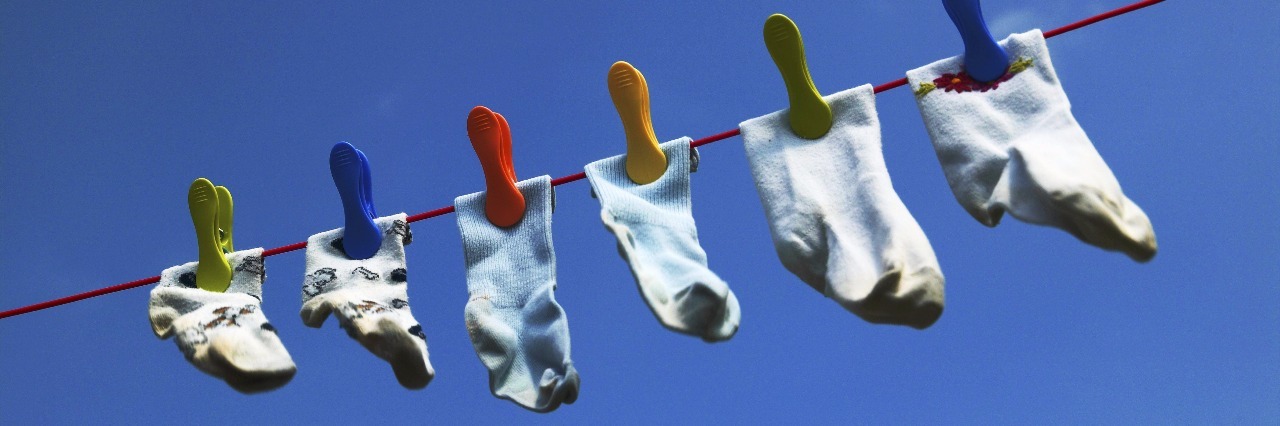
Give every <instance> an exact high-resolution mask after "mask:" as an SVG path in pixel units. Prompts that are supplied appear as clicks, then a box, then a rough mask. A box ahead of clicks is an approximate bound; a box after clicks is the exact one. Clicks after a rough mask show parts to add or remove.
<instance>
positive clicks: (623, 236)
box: [586, 138, 742, 341]
mask: <svg viewBox="0 0 1280 426" xmlns="http://www.w3.org/2000/svg"><path fill="white" fill-rule="evenodd" d="M689 142H690V140H689V138H680V139H677V140H674V141H670V142H667V143H664V144H662V151H663V152H664V153H666V156H667V171H666V173H664V174H663V175H662V177H660V178H658V180H656V181H654V182H652V183H649V184H645V185H637V184H636V183H635V182H632V181H631V179H630V178H629V177H627V170H626V156H625V155H619V156H616V157H611V158H606V159H603V160H599V161H596V162H593V163H591V164H588V165H587V167H586V170H587V179H589V180H590V181H591V189H592V191H594V192H595V194H596V196H597V197H598V198H599V199H600V207H601V208H600V220H602V221H603V222H604V227H605V228H606V229H608V230H609V231H610V232H612V233H613V235H614V237H615V238H616V239H617V241H618V254H620V255H621V256H622V258H623V260H626V261H627V264H628V265H630V266H631V273H632V275H634V276H635V279H636V284H637V285H639V287H640V295H641V296H644V301H645V303H647V304H648V305H649V309H650V310H652V311H653V314H654V315H655V316H657V317H658V321H661V322H662V325H664V326H666V327H667V328H670V329H672V330H675V331H678V332H681V333H687V334H692V335H694V336H699V337H702V339H703V340H706V341H720V340H726V339H729V338H730V337H733V334H734V333H736V332H737V331H738V322H739V320H740V319H741V315H742V314H741V312H740V311H739V309H738V299H737V298H736V297H734V295H733V292H732V291H730V290H729V285H728V284H725V282H724V281H723V280H721V279H720V277H718V276H716V274H715V273H713V272H711V270H710V269H708V268H707V253H706V252H705V251H703V250H702V246H700V245H699V244H698V229H697V227H696V226H695V225H694V221H693V211H692V202H691V201H690V195H689V173H690V165H691V163H692V158H693V156H696V155H697V151H694V150H692V149H691V148H690V147H689ZM691 154H692V155H691Z"/></svg>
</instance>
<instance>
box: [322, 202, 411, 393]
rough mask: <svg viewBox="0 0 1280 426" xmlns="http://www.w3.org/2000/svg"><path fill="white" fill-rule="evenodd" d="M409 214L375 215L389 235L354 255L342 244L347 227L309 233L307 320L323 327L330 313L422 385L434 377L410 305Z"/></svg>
mask: <svg viewBox="0 0 1280 426" xmlns="http://www.w3.org/2000/svg"><path fill="white" fill-rule="evenodd" d="M405 217H406V216H405V214H404V213H400V214H396V215H392V216H387V217H380V218H377V219H375V220H374V223H376V224H377V225H378V228H379V229H381V230H382V233H383V235H385V237H384V238H383V239H382V247H380V248H378V252H377V254H375V255H373V257H371V258H368V259H364V260H353V259H351V258H349V257H347V255H346V254H345V252H344V251H343V250H342V235H343V233H342V229H335V230H332V231H327V232H322V233H319V234H316V235H312V236H311V238H308V239H307V271H310V272H308V273H307V276H306V279H305V282H304V283H303V285H302V322H303V323H304V324H306V325H307V326H309V327H317V328H318V327H320V326H321V325H323V324H324V321H325V319H327V318H329V314H330V313H332V314H334V316H335V317H337V318H338V326H340V327H342V329H343V330H346V332H347V335H348V336H351V338H352V339H355V340H356V341H358V342H360V344H361V345H363V346H364V347H365V349H368V350H369V352H372V353H373V354H374V355H377V356H378V358H382V359H383V360H386V361H387V362H388V363H390V364H391V370H392V371H394V372H395V375H396V380H397V381H399V382H400V385H401V386H404V387H406V388H409V389H422V388H424V387H426V386H427V384H428V383H430V382H431V378H432V377H435V374H436V373H435V369H433V368H432V367H431V361H430V360H429V359H428V357H429V354H428V353H427V336H426V334H424V333H423V332H422V326H421V325H420V324H418V320H416V319H414V318H413V312H412V311H411V310H410V309H409V293H408V284H407V282H408V277H407V273H408V269H407V268H406V267H405V261H404V246H405V245H406V244H409V242H411V241H412V240H413V233H412V232H410V231H409V224H408V223H407V222H405Z"/></svg>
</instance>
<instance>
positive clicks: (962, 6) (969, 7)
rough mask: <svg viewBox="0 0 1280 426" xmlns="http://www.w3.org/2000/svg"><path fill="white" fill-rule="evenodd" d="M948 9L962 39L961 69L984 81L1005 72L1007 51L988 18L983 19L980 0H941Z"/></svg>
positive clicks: (995, 77) (977, 79) (948, 14)
mask: <svg viewBox="0 0 1280 426" xmlns="http://www.w3.org/2000/svg"><path fill="white" fill-rule="evenodd" d="M942 6H943V7H945V8H946V9H947V16H949V17H951V23H953V24H955V25H956V29H957V30H960V38H961V39H963V40H964V69H965V72H966V73H968V74H969V76H970V77H973V79H974V80H976V81H979V82H982V83H987V82H991V81H995V80H997V79H999V78H1000V77H1002V76H1004V73H1005V71H1006V70H1008V69H1009V54H1008V52H1005V50H1004V48H1003V47H1000V44H999V43H996V40H995V38H993V37H991V30H989V29H987V22H986V21H985V20H984V19H982V5H981V2H979V0H942Z"/></svg>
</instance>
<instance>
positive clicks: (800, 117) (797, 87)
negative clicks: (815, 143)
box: [764, 13, 831, 139]
mask: <svg viewBox="0 0 1280 426" xmlns="http://www.w3.org/2000/svg"><path fill="white" fill-rule="evenodd" d="M764 45H765V47H768V48H769V56H771V57H773V63H774V64H776V65H777V66H778V71H779V72H781V73H782V81H783V83H785V84H786V85H787V97H788V98H790V100H791V111H790V115H791V130H792V131H793V132H795V133H796V135H799V136H800V137H802V138H805V139H817V138H820V137H822V135H825V134H827V131H828V130H831V106H830V105H827V102H826V101H824V100H822V94H820V93H818V89H817V88H816V87H814V85H813V78H812V77H810V76H809V65H807V64H806V63H805V61H804V42H803V41H802V40H801V39H800V29H799V28H797V27H796V24H795V22H791V19H790V18H787V17H786V15H783V14H781V13H775V14H773V16H770V17H769V19H766V20H765V21H764Z"/></svg>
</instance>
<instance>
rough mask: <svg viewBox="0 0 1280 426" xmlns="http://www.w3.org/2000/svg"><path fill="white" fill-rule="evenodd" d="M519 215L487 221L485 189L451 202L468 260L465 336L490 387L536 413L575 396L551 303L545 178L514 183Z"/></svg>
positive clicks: (564, 339)
mask: <svg viewBox="0 0 1280 426" xmlns="http://www.w3.org/2000/svg"><path fill="white" fill-rule="evenodd" d="M516 188H518V189H519V190H520V192H521V193H522V194H524V199H525V213H524V218H523V219H521V220H520V222H518V223H516V224H515V225H513V226H511V227H509V228H499V227H497V226H494V225H493V224H492V223H489V219H487V218H486V217H485V211H484V200H485V198H484V193H483V192H477V193H474V194H469V195H463V196H461V197H458V198H457V199H456V200H454V206H455V208H456V209H457V216H458V229H459V231H461V233H462V249H463V254H464V255H465V257H466V262H467V292H468V294H469V299H468V300H467V308H466V318H467V334H469V335H470V336H471V344H472V345H474V346H475V348H476V355H478V356H479V357H480V361H481V362H483V363H484V366H485V367H486V368H488V369H489V390H490V391H492V392H493V395H494V396H496V397H499V398H505V399H509V400H511V401H513V402H515V403H517V404H520V405H521V406H523V407H525V408H528V409H530V410H533V411H537V412H548V411H552V410H555V409H556V408H557V407H559V406H560V403H562V402H563V403H565V404H572V403H573V401H574V400H576V399H578V372H577V370H574V368H573V361H570V360H569V323H568V321H566V320H565V315H564V309H561V308H560V304H558V303H556V298H555V289H556V254H555V251H554V249H553V248H552V246H551V209H552V207H553V203H554V200H553V197H554V193H553V192H552V189H551V178H550V177H548V176H539V177H536V178H533V179H529V180H526V181H523V182H519V183H517V184H516Z"/></svg>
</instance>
